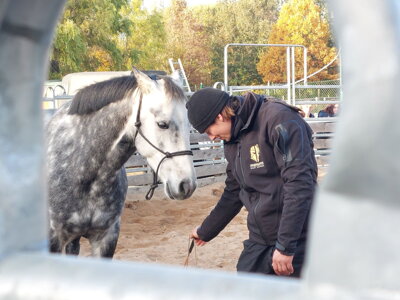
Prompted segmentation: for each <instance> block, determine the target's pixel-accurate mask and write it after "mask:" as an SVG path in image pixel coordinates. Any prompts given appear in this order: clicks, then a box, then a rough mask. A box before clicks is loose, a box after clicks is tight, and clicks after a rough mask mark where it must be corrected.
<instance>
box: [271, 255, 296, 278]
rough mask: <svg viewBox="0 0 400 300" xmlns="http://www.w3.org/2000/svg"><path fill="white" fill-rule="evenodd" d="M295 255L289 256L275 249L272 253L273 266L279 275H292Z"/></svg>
mask: <svg viewBox="0 0 400 300" xmlns="http://www.w3.org/2000/svg"><path fill="white" fill-rule="evenodd" d="M292 262H293V256H288V255H284V254H282V253H280V252H279V251H278V250H277V249H275V251H274V254H273V255H272V267H273V268H274V271H275V273H276V274H277V275H291V274H293V272H294V269H293V265H292Z"/></svg>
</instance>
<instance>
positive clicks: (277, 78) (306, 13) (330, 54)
mask: <svg viewBox="0 0 400 300" xmlns="http://www.w3.org/2000/svg"><path fill="white" fill-rule="evenodd" d="M268 43H269V44H297V45H303V46H305V47H306V48H307V50H308V57H307V64H308V73H309V74H311V73H314V72H315V71H317V70H320V69H321V68H322V67H324V66H325V65H327V64H328V63H329V62H331V61H332V60H333V59H334V57H335V56H336V54H337V50H336V48H335V47H334V46H333V42H332V36H331V32H330V27H329V23H328V21H327V19H326V17H325V16H323V14H322V12H321V9H320V7H319V6H318V5H317V4H316V3H315V1H314V0H289V1H288V2H287V3H285V4H284V5H283V6H282V8H281V11H280V14H279V18H278V20H277V22H276V24H275V25H274V27H273V28H272V31H271V34H270V36H269V39H268ZM295 61H296V74H295V75H296V80H298V79H300V78H302V77H303V70H304V69H303V52H302V50H300V48H297V49H296V50H295ZM257 70H258V72H259V74H260V75H261V76H262V77H263V80H264V81H265V82H268V81H269V82H275V83H283V82H285V81H286V80H287V79H286V49H285V48H283V47H268V48H267V49H266V50H265V51H264V52H263V53H262V54H261V55H260V60H259V62H258V64H257ZM337 77H338V71H337V62H335V63H333V64H332V65H330V66H329V67H328V68H326V69H325V70H323V71H321V72H320V73H318V74H317V75H316V76H313V77H312V80H327V79H336V78H337Z"/></svg>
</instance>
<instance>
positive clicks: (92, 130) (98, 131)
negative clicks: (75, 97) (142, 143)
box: [81, 99, 135, 178]
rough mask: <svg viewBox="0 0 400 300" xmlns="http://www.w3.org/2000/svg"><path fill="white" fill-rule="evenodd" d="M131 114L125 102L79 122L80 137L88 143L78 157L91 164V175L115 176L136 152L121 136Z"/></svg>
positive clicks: (129, 142) (131, 140) (130, 109)
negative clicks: (94, 173) (92, 172)
mask: <svg viewBox="0 0 400 300" xmlns="http://www.w3.org/2000/svg"><path fill="white" fill-rule="evenodd" d="M131 113H132V107H131V105H130V103H129V101H128V100H125V99H124V100H122V101H121V102H119V103H115V104H110V105H109V106H108V107H105V108H104V109H102V110H101V111H98V112H96V113H94V114H93V115H92V116H88V117H87V119H82V123H83V124H81V128H82V131H83V132H82V134H83V136H84V139H86V140H87V141H86V142H85V145H84V148H85V149H86V150H84V151H82V152H81V153H82V155H84V156H86V157H85V158H84V159H85V160H86V161H92V162H93V163H92V164H91V165H92V171H94V172H96V173H97V174H99V175H101V176H103V177H104V178H105V177H107V176H108V175H107V174H110V176H114V175H115V171H116V170H118V169H120V168H121V167H122V166H123V164H124V163H125V162H126V161H127V160H128V158H129V157H130V156H131V155H132V154H133V152H134V151H135V148H134V144H133V138H129V137H128V136H125V135H124V134H123V132H124V129H125V127H126V126H127V123H128V120H129V118H130V117H131ZM118 141H119V142H118Z"/></svg>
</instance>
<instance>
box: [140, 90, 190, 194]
mask: <svg viewBox="0 0 400 300" xmlns="http://www.w3.org/2000/svg"><path fill="white" fill-rule="evenodd" d="M142 98H143V94H142V93H140V98H139V108H138V112H137V115H136V122H135V126H136V133H135V137H134V139H133V142H135V141H136V137H137V135H138V133H139V134H140V136H141V137H142V138H143V139H144V140H145V141H146V142H147V143H148V144H149V145H150V146H152V147H153V148H154V149H156V150H157V151H158V152H161V153H162V154H164V155H165V156H164V157H163V158H162V159H161V160H160V162H159V163H158V166H157V170H156V172H155V173H154V172H153V184H152V185H151V186H150V189H149V191H148V192H147V194H146V200H150V199H151V198H152V197H153V194H154V190H155V189H156V188H157V187H158V184H157V182H158V171H159V170H160V166H161V164H162V162H163V161H164V160H165V159H166V158H172V157H174V156H180V155H193V152H192V151H191V150H184V151H176V152H172V153H171V152H166V151H163V150H161V149H160V148H158V147H157V146H155V145H154V144H153V143H152V142H150V141H149V140H148V139H147V138H146V137H145V136H144V134H143V132H142V131H141V130H140V126H142V123H141V122H140V111H141V108H142Z"/></svg>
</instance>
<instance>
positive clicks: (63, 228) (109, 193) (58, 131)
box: [46, 70, 196, 257]
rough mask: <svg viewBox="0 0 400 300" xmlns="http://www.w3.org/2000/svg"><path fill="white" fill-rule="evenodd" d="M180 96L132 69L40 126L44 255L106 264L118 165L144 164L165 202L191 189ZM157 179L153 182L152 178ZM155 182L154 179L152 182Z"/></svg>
mask: <svg viewBox="0 0 400 300" xmlns="http://www.w3.org/2000/svg"><path fill="white" fill-rule="evenodd" d="M185 101H186V97H185V95H184V93H183V91H182V89H181V88H180V87H179V86H178V85H177V84H176V83H175V82H174V80H173V79H172V78H171V77H168V76H160V77H159V78H158V80H152V79H151V78H149V77H148V76H147V75H145V74H144V73H142V72H140V71H138V70H134V71H133V72H132V76H124V77H119V78H114V79H110V80H107V81H104V82H100V83H96V84H93V85H91V86H88V87H86V88H83V89H82V90H81V91H80V92H78V94H77V95H76V96H75V97H74V98H73V99H72V101H71V102H69V103H67V104H65V105H64V106H62V107H61V108H60V109H59V110H58V111H57V112H56V113H55V114H54V116H53V117H52V118H51V120H50V121H49V123H48V124H47V126H46V131H47V132H46V133H47V145H48V146H47V147H48V148H47V157H48V191H49V194H48V196H49V218H50V250H51V251H52V252H62V253H67V254H79V249H80V244H79V241H80V238H81V237H85V238H87V239H88V240H89V242H90V244H91V247H92V255H93V256H102V257H112V256H113V255H114V251H115V247H116V244H117V240H118V235H119V227H120V216H121V212H122V209H123V206H124V201H125V196H126V192H127V177H126V172H125V168H124V163H125V162H126V161H127V160H128V158H129V157H130V156H131V155H132V154H133V153H134V152H135V151H138V152H139V153H140V154H141V155H143V156H144V157H146V158H147V161H148V163H149V165H150V166H151V167H152V168H153V170H156V169H157V175H158V176H159V177H160V179H161V181H162V182H163V183H164V189H165V193H166V194H167V195H168V196H169V197H170V198H172V199H186V198H188V197H190V196H191V194H192V193H193V191H194V190H195V188H196V177H195V172H194V167H193V159H192V156H191V155H192V153H191V151H189V148H190V145H189V128H190V126H189V122H188V120H187V116H186V108H185ZM156 177H157V176H156ZM155 180H157V178H155Z"/></svg>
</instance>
